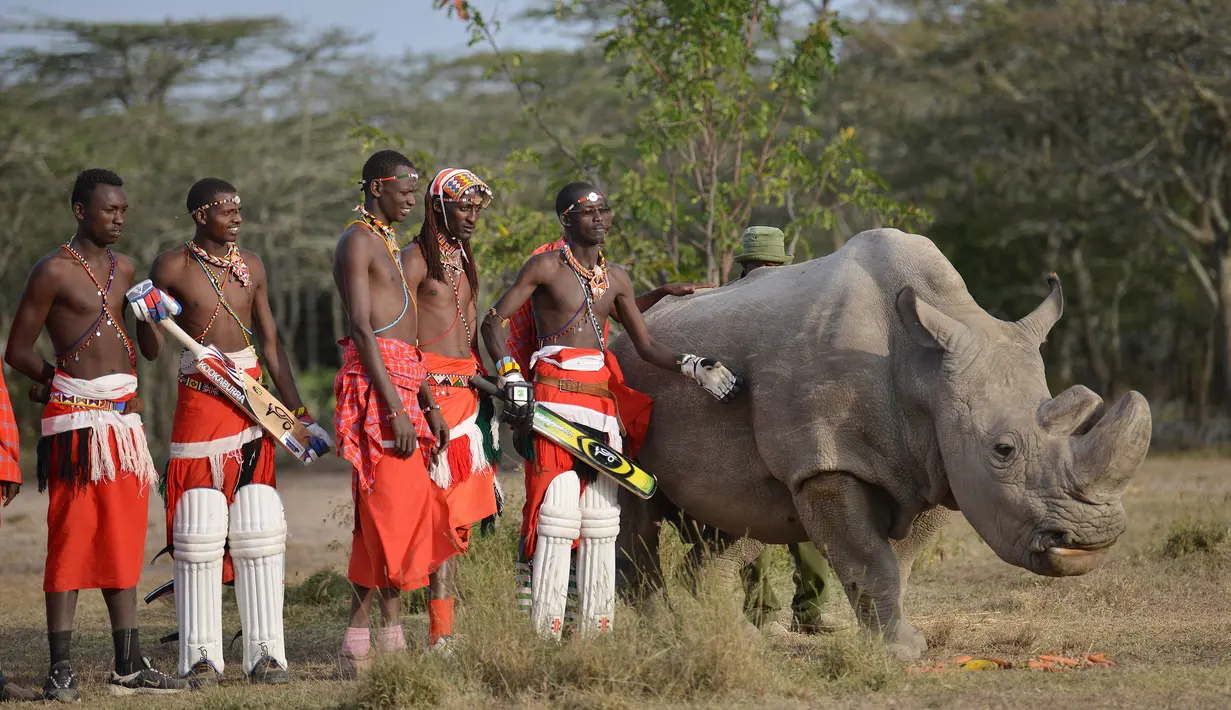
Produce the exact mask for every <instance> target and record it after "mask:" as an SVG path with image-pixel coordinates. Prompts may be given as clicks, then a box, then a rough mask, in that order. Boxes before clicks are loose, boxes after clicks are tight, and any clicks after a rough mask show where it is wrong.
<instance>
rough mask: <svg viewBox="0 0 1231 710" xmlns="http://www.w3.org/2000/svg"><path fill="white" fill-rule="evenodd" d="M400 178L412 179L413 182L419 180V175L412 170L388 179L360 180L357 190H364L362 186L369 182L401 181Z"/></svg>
mask: <svg viewBox="0 0 1231 710" xmlns="http://www.w3.org/2000/svg"><path fill="white" fill-rule="evenodd" d="M402 178H414V179H415V180H418V179H419V173H417V172H415V171H414V170H411V171H410V172H408V173H399V174H397V175H390V176H389V177H383V178H372V179H371V180H360V181H359V189H361V190H362V189H363V188H364V186H365V185H367V184H368V183H370V182H384V181H386V180H401V179H402Z"/></svg>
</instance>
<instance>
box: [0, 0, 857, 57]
mask: <svg viewBox="0 0 1231 710" xmlns="http://www.w3.org/2000/svg"><path fill="white" fill-rule="evenodd" d="M550 1H551V0H471V3H472V4H473V5H474V6H475V7H477V8H479V10H480V11H481V12H483V14H484V16H485V17H486V18H487V19H488V20H492V19H496V20H500V21H501V23H502V26H501V28H500V31H499V32H498V33H497V36H496V39H497V41H498V42H499V43H500V45H501V47H503V48H506V49H513V48H517V49H542V48H546V47H569V46H577V45H578V44H580V43H581V42H582V41H583V38H581V37H578V36H570V35H568V34H564V33H563V32H562V30H563V28H561V27H560V26H558V25H555V24H554V23H550V22H549V23H539V24H535V23H527V22H519V21H517V20H516V19H515V18H516V17H517V16H518V15H519V14H520V13H521V12H522V11H524V10H525V9H527V8H530V7H543V6H544V4H545V3H546V2H550ZM861 4H863V2H862V1H861V0H835V2H833V3H832V7H833V8H834V9H837V10H839V11H843V12H850V11H851V10H852V9H854V7H856V6H858V5H861ZM259 15H281V16H283V17H286V18H288V19H290V20H292V21H293V22H295V23H297V24H301V25H303V26H304V27H305V29H307V30H322V29H325V28H328V27H338V26H340V27H346V28H349V29H351V30H355V31H357V32H361V33H365V34H371V35H372V48H373V49H374V50H375V51H377V52H378V53H380V54H387V55H401V54H402V53H403V52H404V51H406V50H407V49H412V48H413V49H414V50H416V52H424V53H439V54H440V55H442V56H447V57H456V56H460V55H465V54H468V53H469V52H470V48H469V47H467V44H466V43H467V41H468V40H469V35H468V34H467V33H466V29H465V24H464V23H462V22H461V21H460V20H458V19H457V18H452V19H450V18H448V17H447V16H446V14H445V12H444V11H443V10H440V11H437V10H433V9H432V0H361V1H356V0H351V1H349V2H346V1H339V0H204V1H203V2H202V1H200V0H198V1H197V2H184V1H183V0H0V19H7V20H10V21H12V20H19V21H20V20H30V19H34V18H37V17H53V18H59V19H74V20H85V21H93V22H161V21H163V20H166V19H168V18H169V19H171V20H178V21H184V20H194V19H215V20H216V19H221V18H232V17H245V16H247V17H251V16H259ZM30 41H31V38H30V37H28V36H24V37H23V36H22V35H13V34H9V35H3V34H0V48H3V47H5V46H13V45H14V44H26V43H29V42H30Z"/></svg>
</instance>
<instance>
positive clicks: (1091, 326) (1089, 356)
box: [1070, 246, 1114, 397]
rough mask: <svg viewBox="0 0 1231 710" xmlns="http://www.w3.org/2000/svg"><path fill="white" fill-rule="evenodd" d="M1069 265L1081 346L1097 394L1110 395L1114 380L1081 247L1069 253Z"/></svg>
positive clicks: (1076, 247) (1075, 247)
mask: <svg viewBox="0 0 1231 710" xmlns="http://www.w3.org/2000/svg"><path fill="white" fill-rule="evenodd" d="M1070 258H1071V264H1072V267H1073V276H1074V277H1075V278H1074V280H1075V281H1076V282H1077V302H1078V305H1079V306H1080V308H1081V317H1080V319H1079V320H1080V322H1081V335H1082V338H1081V340H1082V345H1084V346H1085V350H1086V360H1087V361H1088V362H1089V363H1090V370H1091V374H1092V375H1093V376H1094V379H1095V380H1096V381H1097V383H1098V389H1099V393H1100V394H1102V395H1103V396H1104V397H1108V396H1110V395H1111V392H1110V387H1111V386H1112V380H1113V379H1114V373H1112V371H1111V365H1110V364H1109V363H1108V362H1107V358H1106V356H1105V355H1104V353H1103V347H1102V342H1101V341H1102V339H1101V337H1100V333H1099V327H1098V315H1097V312H1096V310H1095V308H1096V306H1095V303H1096V301H1095V297H1094V280H1093V279H1092V278H1091V277H1090V270H1089V269H1088V268H1087V267H1086V262H1085V258H1084V257H1083V256H1082V252H1081V247H1080V246H1074V247H1073V248H1072V251H1071V255H1070Z"/></svg>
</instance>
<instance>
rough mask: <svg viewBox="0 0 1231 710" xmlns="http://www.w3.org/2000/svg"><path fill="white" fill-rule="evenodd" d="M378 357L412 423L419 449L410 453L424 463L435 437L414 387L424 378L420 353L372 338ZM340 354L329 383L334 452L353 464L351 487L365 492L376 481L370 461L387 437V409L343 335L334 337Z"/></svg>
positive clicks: (390, 433)
mask: <svg viewBox="0 0 1231 710" xmlns="http://www.w3.org/2000/svg"><path fill="white" fill-rule="evenodd" d="M376 342H377V343H378V344H379V345H380V357H381V359H382V360H384V362H385V369H386V370H387V371H388V372H389V379H391V380H393V386H394V387H395V388H397V391H398V395H399V396H400V397H401V399H402V406H403V407H405V408H406V413H407V415H409V416H410V421H411V423H413V424H414V425H415V434H416V435H417V436H418V438H419V447H418V449H416V451H415V453H416V454H417V455H421V456H423V460H424V465H426V464H427V462H428V452H429V451H430V450H431V448H432V446H434V445H435V443H436V439H435V437H433V436H432V432H431V430H430V429H428V426H427V420H426V419H425V418H424V416H423V410H422V408H420V407H419V385H421V384H422V383H423V378H425V377H427V368H426V367H424V365H423V356H422V355H421V354H420V353H419V348H417V347H415V346H413V345H410V344H409V343H404V342H402V341H401V340H393V339H390V338H377V339H376ZM338 345H341V346H342V347H343V349H344V350H345V352H344V353H343V361H342V369H340V370H338V376H337V377H336V378H335V379H334V381H333V395H334V397H335V398H336V399H337V406H336V407H335V408H334V411H333V424H334V427H335V428H336V429H337V433H338V446H337V450H338V451H337V452H338V456H341V457H343V458H345V459H346V460H347V461H350V462H351V465H352V466H353V467H354V472H353V477H352V486H353V490H354V493H355V495H356V496H357V495H358V494H359V491H360V490H363V491H365V492H371V490H372V486H373V485H374V484H375V483H376V464H377V463H378V462H379V461H380V460H381V458H383V457H384V455H385V447H384V445H383V444H382V443H381V442H382V441H388V440H390V439H392V438H393V428H392V427H391V426H390V424H389V421H388V417H389V413H390V410H389V408H388V407H387V406H385V403H384V402H383V401H382V400H381V398H380V395H379V394H377V392H376V389H375V388H374V387H372V380H371V378H369V377H368V374H367V372H365V371H364V369H363V363H362V362H360V361H359V350H358V349H357V348H356V347H355V343H354V341H352V340H351V339H350V338H349V337H346V338H343V339H341V340H339V341H338Z"/></svg>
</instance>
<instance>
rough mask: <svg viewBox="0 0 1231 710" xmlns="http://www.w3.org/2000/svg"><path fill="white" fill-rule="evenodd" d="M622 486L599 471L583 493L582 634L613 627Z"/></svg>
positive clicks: (579, 555)
mask: <svg viewBox="0 0 1231 710" xmlns="http://www.w3.org/2000/svg"><path fill="white" fill-rule="evenodd" d="M618 491H619V488H618V487H617V484H616V482H615V480H613V479H612V478H611V477H609V476H604V475H601V474H600V475H599V477H598V478H597V479H595V480H594V481H593V482H592V483H589V484H586V490H585V492H583V493H582V494H581V542H580V543H578V545H577V597H578V617H579V619H578V629H579V630H580V632H581V633H582V635H585V634H590V633H597V632H605V631H611V622H612V617H613V616H614V614H615V578H616V577H615V575H616V566H615V564H616V538H617V537H618V536H619V534H620V506H619V504H618V503H617V501H618V500H619V499H618Z"/></svg>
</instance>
